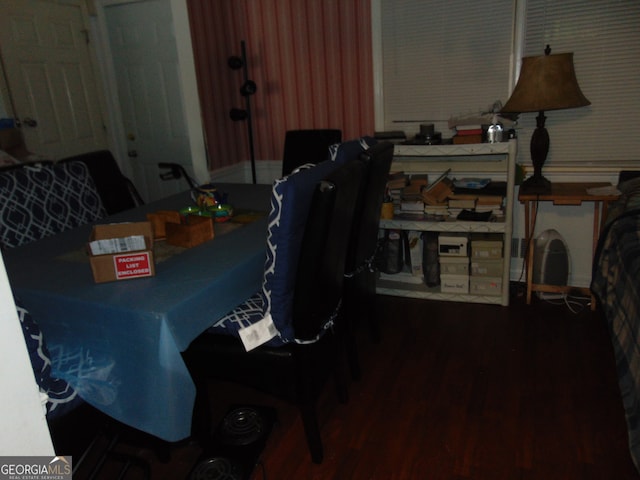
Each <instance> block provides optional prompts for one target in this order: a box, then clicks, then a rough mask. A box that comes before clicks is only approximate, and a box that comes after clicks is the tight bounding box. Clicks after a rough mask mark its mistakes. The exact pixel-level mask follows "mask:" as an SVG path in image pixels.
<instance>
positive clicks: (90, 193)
mask: <svg viewBox="0 0 640 480" xmlns="http://www.w3.org/2000/svg"><path fill="white" fill-rule="evenodd" d="M105 216H106V211H105V208H104V205H103V203H102V200H101V198H100V194H99V193H98V190H97V188H96V185H95V183H94V181H93V179H92V177H91V175H90V173H89V170H88V168H87V166H86V165H84V164H83V163H63V164H52V163H48V162H39V163H31V164H20V165H17V166H11V167H8V168H5V169H3V170H1V171H0V246H1V247H2V248H3V249H6V248H14V247H19V246H21V245H25V244H27V243H30V242H34V241H36V240H40V239H42V238H45V237H49V236H51V235H55V234H57V233H61V232H64V231H66V230H70V229H72V228H76V227H79V226H80V225H85V224H87V223H91V222H95V221H96V220H100V219H102V218H104V217H105Z"/></svg>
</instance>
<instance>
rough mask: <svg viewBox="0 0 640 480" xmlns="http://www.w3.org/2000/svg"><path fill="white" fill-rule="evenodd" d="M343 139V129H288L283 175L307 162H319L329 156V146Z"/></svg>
mask: <svg viewBox="0 0 640 480" xmlns="http://www.w3.org/2000/svg"><path fill="white" fill-rule="evenodd" d="M341 141H342V130H337V129H315V130H314V129H309V130H288V131H287V133H286V134H285V137H284V154H283V157H282V176H283V177H284V176H285V175H289V174H290V173H291V172H292V171H293V170H294V169H296V168H297V167H299V166H301V165H304V164H306V163H312V164H314V165H315V164H318V163H320V162H323V161H325V160H326V159H327V158H328V157H329V146H330V145H333V144H336V143H340V142H341Z"/></svg>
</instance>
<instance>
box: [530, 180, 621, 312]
mask: <svg viewBox="0 0 640 480" xmlns="http://www.w3.org/2000/svg"><path fill="white" fill-rule="evenodd" d="M608 186H611V184H610V183H581V182H575V183H573V182H572V183H552V184H551V191H550V192H548V193H529V192H526V191H524V192H523V191H520V193H519V194H518V200H519V201H520V203H522V204H524V228H525V230H524V234H525V238H526V239H530V238H531V235H533V230H534V227H535V222H536V215H537V213H538V202H553V204H554V205H582V202H593V237H592V255H593V254H595V249H596V246H597V244H598V237H599V236H600V231H601V230H602V227H603V225H604V220H605V218H606V216H607V208H608V205H609V202H612V201H614V200H616V199H617V198H618V196H619V195H617V194H598V195H591V194H589V193H587V190H588V189H590V188H597V187H608ZM534 250H535V248H534V241H530V242H529V251H528V252H527V257H526V261H525V269H526V274H527V304H530V303H531V292H550V293H569V292H572V291H579V292H581V293H584V294H586V295H589V296H590V297H591V309H592V310H594V309H595V297H594V296H593V294H592V293H591V291H590V290H589V289H588V288H585V287H571V286H566V285H563V286H559V285H545V284H537V283H533V252H534Z"/></svg>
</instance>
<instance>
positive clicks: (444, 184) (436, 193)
mask: <svg viewBox="0 0 640 480" xmlns="http://www.w3.org/2000/svg"><path fill="white" fill-rule="evenodd" d="M450 171H451V169H448V170H447V171H446V172H444V173H443V174H442V175H440V176H439V177H438V178H437V180H436V181H435V182H433V183H432V184H431V185H428V186H427V187H425V188H423V189H422V192H421V195H422V201H423V202H424V203H426V204H428V205H436V204H439V203H442V201H443V200H444V199H445V198H447V197H448V196H449V195H451V194H452V193H453V182H452V181H451V180H450V179H449V178H447V175H448V174H449V172H450Z"/></svg>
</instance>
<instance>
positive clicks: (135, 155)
mask: <svg viewBox="0 0 640 480" xmlns="http://www.w3.org/2000/svg"><path fill="white" fill-rule="evenodd" d="M127 155H128V156H129V157H131V158H136V157H137V156H138V151H137V150H129V151H128V152H127Z"/></svg>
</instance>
